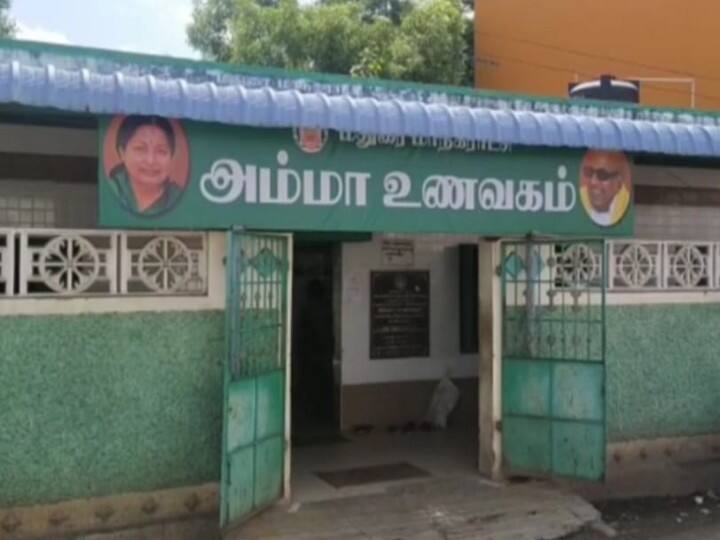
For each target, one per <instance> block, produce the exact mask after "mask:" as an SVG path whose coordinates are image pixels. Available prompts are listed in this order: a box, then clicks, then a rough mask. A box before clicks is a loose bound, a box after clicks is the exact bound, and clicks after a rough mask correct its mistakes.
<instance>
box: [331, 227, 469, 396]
mask: <svg viewBox="0 0 720 540" xmlns="http://www.w3.org/2000/svg"><path fill="white" fill-rule="evenodd" d="M396 238H397V236H396ZM406 238H411V239H414V241H415V262H414V265H413V266H412V267H411V268H412V269H415V270H429V271H430V356H429V357H428V358H405V359H397V360H370V351H369V349H370V271H371V270H393V269H396V268H388V267H385V266H383V264H382V253H381V249H380V246H381V238H380V237H378V236H376V237H375V239H374V240H373V241H372V242H363V243H347V244H343V247H342V272H343V283H342V330H341V336H342V382H343V384H364V383H380V382H390V381H411V380H427V379H438V378H440V377H442V376H443V375H444V374H445V372H446V370H448V369H449V370H450V375H451V376H453V377H474V376H477V373H478V362H479V361H478V358H479V357H478V355H477V354H472V355H461V354H460V331H459V320H460V307H459V302H458V295H459V293H458V287H459V284H458V277H459V276H458V274H459V267H458V249H457V245H458V244H460V243H468V242H473V241H476V240H475V239H471V238H470V239H469V238H461V237H442V236H415V237H412V236H410V237H406Z"/></svg>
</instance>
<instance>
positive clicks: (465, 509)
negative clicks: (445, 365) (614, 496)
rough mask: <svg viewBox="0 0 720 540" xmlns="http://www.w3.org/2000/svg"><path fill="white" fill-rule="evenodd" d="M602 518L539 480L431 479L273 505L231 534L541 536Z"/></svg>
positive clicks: (414, 539) (313, 539)
mask: <svg viewBox="0 0 720 540" xmlns="http://www.w3.org/2000/svg"><path fill="white" fill-rule="evenodd" d="M598 518H599V513H598V512H597V511H596V510H595V509H594V508H593V507H592V506H591V505H590V504H588V503H587V502H585V501H584V500H583V499H581V498H580V497H578V496H576V495H573V494H569V493H564V492H561V491H558V490H551V489H548V488H547V487H545V486H543V485H541V484H534V483H533V484H523V485H514V486H509V487H504V486H498V485H494V484H490V483H488V482H484V481H482V480H480V479H479V478H472V477H463V478H454V479H433V480H426V481H419V482H417V483H412V484H405V485H402V486H398V487H390V488H388V489H387V490H386V491H385V493H382V494H373V495H360V496H355V497H349V498H342V499H335V500H329V501H319V502H310V503H306V504H303V505H300V506H299V507H298V506H297V505H296V506H290V507H285V508H283V507H277V508H274V509H272V510H269V511H267V512H265V513H264V514H261V515H260V516H258V517H257V518H256V519H254V520H252V521H251V522H250V523H249V524H248V525H246V526H245V527H242V528H241V529H239V530H237V531H234V532H232V533H230V534H228V535H227V536H226V538H227V539H228V540H259V539H262V540H450V539H452V540H465V539H467V540H469V539H478V538H482V539H483V540H510V539H512V540H540V539H552V538H561V537H563V536H567V535H568V534H571V533H573V532H576V531H578V530H580V529H581V528H583V527H584V526H586V525H588V524H589V523H590V522H593V521H595V520H597V519H598Z"/></svg>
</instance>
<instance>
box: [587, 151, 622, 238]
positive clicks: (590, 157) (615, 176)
mask: <svg viewBox="0 0 720 540" xmlns="http://www.w3.org/2000/svg"><path fill="white" fill-rule="evenodd" d="M631 198H632V168H631V166H630V161H629V160H628V158H627V156H626V155H625V154H624V153H622V152H607V151H600V150H589V151H588V152H587V153H586V154H585V157H584V158H583V160H582V164H581V165H580V199H581V201H582V204H583V208H585V211H586V212H587V214H588V216H590V219H592V220H593V222H594V223H596V224H597V225H599V226H601V227H613V226H615V225H617V224H618V223H620V221H621V220H622V219H623V217H625V214H626V213H627V211H628V208H630V202H631Z"/></svg>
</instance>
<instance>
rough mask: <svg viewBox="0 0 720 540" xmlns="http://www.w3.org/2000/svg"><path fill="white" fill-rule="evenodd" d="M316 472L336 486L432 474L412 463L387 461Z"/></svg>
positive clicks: (424, 476)
mask: <svg viewBox="0 0 720 540" xmlns="http://www.w3.org/2000/svg"><path fill="white" fill-rule="evenodd" d="M315 474H317V475H318V477H320V478H321V479H322V480H324V481H325V482H327V483H328V484H330V485H331V486H333V487H336V488H342V487H347V486H359V485H363V484H374V483H376V482H392V481H395V480H407V479H409V478H426V477H428V476H431V474H430V473H429V472H427V471H425V470H423V469H421V468H419V467H416V466H415V465H412V464H410V463H387V464H383V465H373V466H370V467H356V468H353V469H339V470H337V471H322V472H318V473H315Z"/></svg>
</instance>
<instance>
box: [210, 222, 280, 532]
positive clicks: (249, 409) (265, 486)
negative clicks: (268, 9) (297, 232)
mask: <svg viewBox="0 0 720 540" xmlns="http://www.w3.org/2000/svg"><path fill="white" fill-rule="evenodd" d="M290 242H291V240H290V238H289V237H284V236H270V235H267V236H266V235H252V234H246V233H242V232H236V231H233V232H230V233H229V241H228V252H227V253H228V256H227V263H226V265H227V307H226V313H227V314H226V333H227V358H226V362H225V376H224V381H225V383H224V396H225V406H224V412H223V456H222V481H221V505H220V524H221V526H223V527H225V526H228V525H234V524H237V523H239V522H241V521H242V520H243V519H245V518H247V517H248V516H250V515H252V514H253V513H255V512H257V511H259V510H261V509H263V508H265V507H267V506H269V505H270V504H272V503H273V502H275V501H276V500H278V499H280V498H281V497H282V496H283V491H284V490H283V486H284V479H285V472H286V471H285V467H286V451H287V439H286V390H287V373H286V366H287V358H288V343H289V340H288V335H287V333H288V320H287V319H288V302H289V298H290V296H289V295H290V290H289V289H290V286H289V283H288V277H289V272H288V270H289V266H290V265H289V254H290V248H291V246H290Z"/></svg>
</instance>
